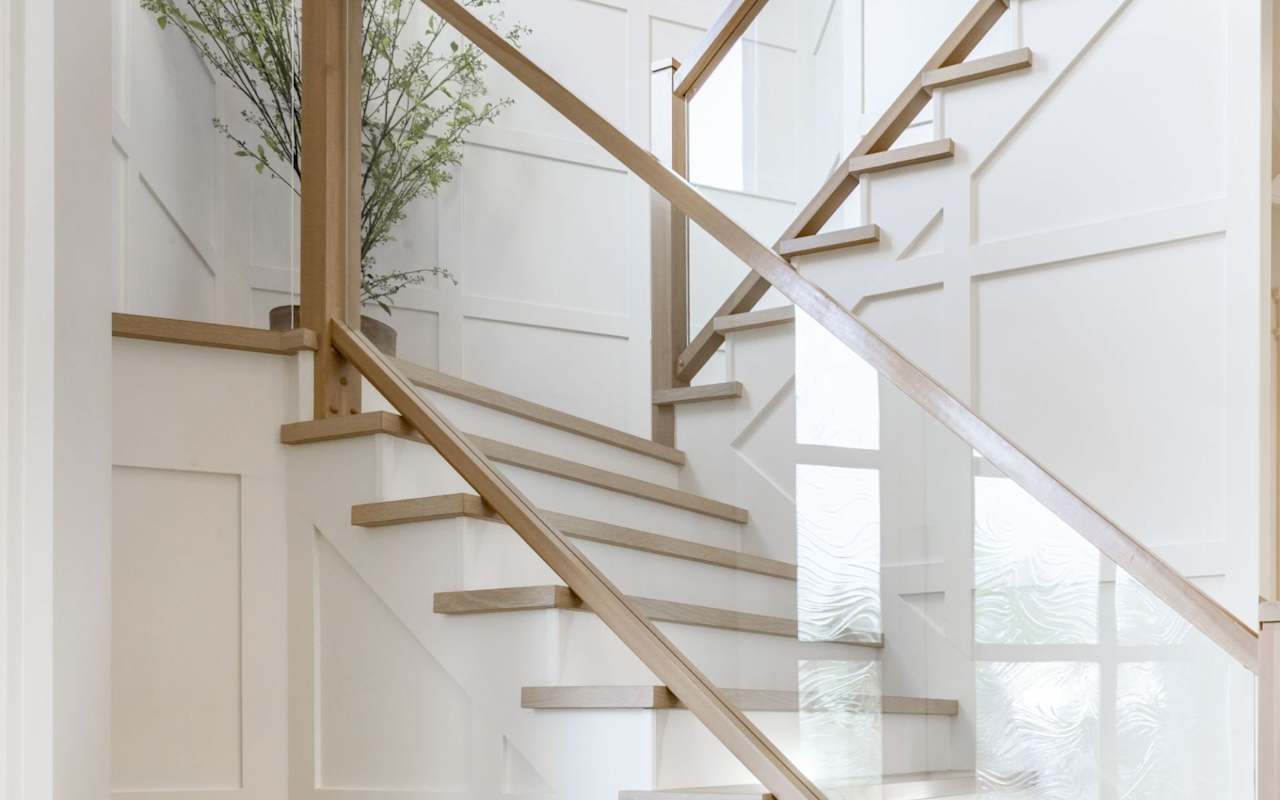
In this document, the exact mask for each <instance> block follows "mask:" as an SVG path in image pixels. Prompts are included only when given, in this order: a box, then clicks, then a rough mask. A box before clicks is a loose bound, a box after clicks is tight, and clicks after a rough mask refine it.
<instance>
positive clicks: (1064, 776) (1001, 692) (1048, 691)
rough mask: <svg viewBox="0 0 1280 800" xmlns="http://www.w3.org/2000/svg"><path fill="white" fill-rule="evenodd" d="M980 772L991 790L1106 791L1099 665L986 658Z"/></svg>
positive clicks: (1063, 795)
mask: <svg viewBox="0 0 1280 800" xmlns="http://www.w3.org/2000/svg"><path fill="white" fill-rule="evenodd" d="M975 688H976V692H975V702H976V704H977V715H976V716H977V728H978V730H977V734H978V735H977V773H978V781H979V785H980V787H981V788H982V790H983V791H986V792H993V791H1003V790H1009V789H1020V790H1026V791H1028V793H1029V796H1031V797H1035V798H1036V800H1086V799H1088V798H1096V797H1098V761H1099V755H1100V753H1099V747H1098V740H1099V737H1098V711H1099V708H1098V707H1099V695H1098V665H1097V664H1088V663H1083V662H1052V661H1048V662H1024V663H1000V662H992V663H985V664H984V663H980V664H978V665H977V668H976V670H975Z"/></svg>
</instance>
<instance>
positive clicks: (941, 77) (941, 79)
mask: <svg viewBox="0 0 1280 800" xmlns="http://www.w3.org/2000/svg"><path fill="white" fill-rule="evenodd" d="M1030 67H1031V48H1029V47H1023V48H1020V49H1018V50H1010V51H1009V52H1007V53H999V54H997V55H994V56H987V57H986V58H976V59H974V60H973V61H964V62H961V63H959V64H955V65H953V66H950V67H942V68H941V69H935V70H930V71H929V72H926V73H925V74H924V75H922V76H921V77H920V84H921V86H923V87H924V89H925V91H928V92H932V91H935V90H937V89H942V88H945V87H947V86H957V85H959V84H962V83H972V82H973V81H980V80H983V79H985V78H994V77H995V76H997V75H1007V74H1008V73H1010V72H1017V71H1019V70H1024V69H1028V68H1030Z"/></svg>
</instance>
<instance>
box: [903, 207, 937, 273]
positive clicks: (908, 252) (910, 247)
mask: <svg viewBox="0 0 1280 800" xmlns="http://www.w3.org/2000/svg"><path fill="white" fill-rule="evenodd" d="M943 218H944V210H943V209H938V213H937V214H934V215H933V217H932V218H931V219H930V220H929V222H928V223H926V224H925V226H924V228H923V229H921V231H920V232H919V233H917V234H916V235H915V236H914V237H913V238H912V239H911V240H910V241H908V242H907V245H906V247H903V248H902V251H901V252H900V253H898V259H897V260H898V261H907V260H909V259H913V258H920V257H921V256H935V255H939V254H941V253H942V245H943V241H942V231H943V228H942V223H943Z"/></svg>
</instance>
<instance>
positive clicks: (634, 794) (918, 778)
mask: <svg viewBox="0 0 1280 800" xmlns="http://www.w3.org/2000/svg"><path fill="white" fill-rule="evenodd" d="M823 787H824V788H825V789H828V792H829V793H835V794H838V796H839V797H841V798H844V799H845V800H862V799H863V798H865V800H932V798H941V797H954V796H955V795H957V794H976V793H977V792H978V779H977V776H976V775H975V774H974V773H973V772H968V771H964V770H948V771H944V772H909V773H901V774H897V775H881V776H879V777H871V778H854V779H850V780H848V781H831V780H824V781H823ZM618 800H774V796H773V794H772V793H770V792H769V791H768V790H767V789H765V788H764V787H763V786H760V785H759V784H752V785H745V786H704V787H693V788H689V789H653V790H648V791H623V792H619V793H618Z"/></svg>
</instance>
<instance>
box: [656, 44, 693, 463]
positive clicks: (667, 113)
mask: <svg viewBox="0 0 1280 800" xmlns="http://www.w3.org/2000/svg"><path fill="white" fill-rule="evenodd" d="M679 68H680V62H678V61H676V60H675V59H669V60H668V62H667V63H665V64H655V65H654V68H653V73H652V79H651V91H652V95H653V98H654V101H653V114H652V119H651V120H650V123H649V124H650V126H651V129H652V132H651V134H650V142H651V146H652V147H653V155H654V156H655V157H656V158H658V160H660V161H662V162H663V163H664V164H667V165H669V166H670V167H671V171H672V172H674V173H675V174H677V175H679V176H680V177H682V178H685V179H688V177H689V101H688V99H686V98H684V97H681V96H680V95H678V94H675V93H674V91H673V90H674V88H675V72H676V70H678V69H679ZM649 205H650V224H649V233H650V250H649V253H650V259H651V268H650V287H649V303H650V319H651V327H650V330H651V331H652V335H651V336H650V344H649V351H650V375H651V380H652V388H653V389H654V390H661V389H674V388H678V387H681V386H687V385H688V381H682V380H680V378H679V377H677V375H676V358H677V356H679V355H680V351H682V350H684V348H685V346H687V345H688V344H689V219H688V217H686V216H685V215H684V213H683V212H681V211H680V209H678V208H676V207H675V206H673V205H672V204H671V202H670V201H668V200H667V199H666V198H665V197H663V196H662V195H660V194H658V193H657V192H654V191H650V193H649ZM649 429H650V435H651V436H652V437H653V440H654V441H655V442H658V443H659V444H663V445H668V446H675V443H676V414H675V409H672V408H669V407H666V406H657V405H655V406H652V407H651V411H650V428H649Z"/></svg>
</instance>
